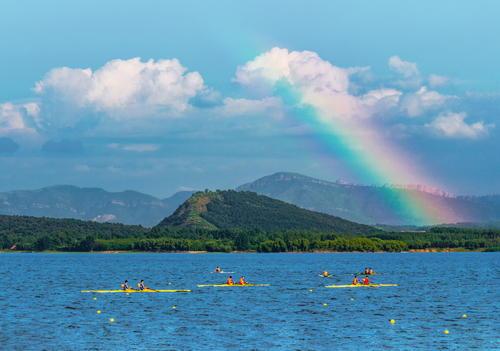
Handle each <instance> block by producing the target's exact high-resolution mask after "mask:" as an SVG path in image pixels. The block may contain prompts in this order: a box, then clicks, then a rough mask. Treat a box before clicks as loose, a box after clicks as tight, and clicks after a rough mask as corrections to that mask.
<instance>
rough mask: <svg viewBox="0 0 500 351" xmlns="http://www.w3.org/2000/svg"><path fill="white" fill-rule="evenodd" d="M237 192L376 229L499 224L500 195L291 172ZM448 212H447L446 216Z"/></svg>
mask: <svg viewBox="0 0 500 351" xmlns="http://www.w3.org/2000/svg"><path fill="white" fill-rule="evenodd" d="M237 190H241V191H253V192H256V193H258V194H262V195H266V196H269V197H272V198H274V199H279V200H282V201H285V202H288V203H291V204H295V205H297V206H299V207H302V208H305V209H309V210H313V211H318V212H322V213H327V214H330V215H334V216H339V217H342V218H345V219H348V220H351V221H355V222H358V223H364V224H371V225H373V224H386V225H396V226H397V225H422V224H439V223H457V222H471V223H492V222H498V221H500V195H491V196H457V197H454V196H450V195H448V194H445V193H443V192H438V191H436V190H435V189H432V191H429V190H428V189H426V188H421V187H406V188H405V187H389V186H368V185H354V184H345V183H340V182H329V181H324V180H319V179H315V178H311V177H307V176H304V175H301V174H297V173H287V172H279V173H275V174H273V175H270V176H266V177H263V178H260V179H258V180H256V181H254V182H252V183H248V184H244V185H242V186H240V187H238V188H237ZM408 199H410V201H415V199H418V201H420V202H422V203H425V206H426V208H427V211H428V212H429V213H432V214H434V216H435V219H434V220H433V222H432V223H429V222H428V221H429V219H428V218H425V217H422V216H421V217H419V216H417V215H415V214H414V213H412V212H410V211H408V210H406V209H407V206H405V203H406V202H407V201H408ZM443 208H444V209H447V211H446V212H444V211H442V209H443Z"/></svg>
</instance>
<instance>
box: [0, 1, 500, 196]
mask: <svg viewBox="0 0 500 351" xmlns="http://www.w3.org/2000/svg"><path fill="white" fill-rule="evenodd" d="M499 14H500V2H498V1H494V0H492V1H482V0H479V1H459V2H457V1H456V0H455V1H446V0H443V1H439V2H436V1H431V0H419V1H404V2H403V1H387V0H379V1H376V2H375V1H333V0H328V1H315V2H312V3H308V4H305V3H304V2H302V1H286V2H278V1H276V2H269V1H252V2H236V1H216V2H208V1H140V2H138V1H125V0H121V1H106V2H102V1H92V0H86V1H81V0H75V1H71V2H62V1H54V0H52V1H50V0H47V1H43V2H41V1H35V0H30V1H28V0H3V1H2V2H1V3H0V43H1V44H0V45H1V47H2V50H1V52H0V191H7V190H13V189H34V188H40V187H44V186H50V185H55V184H72V185H77V186H85V187H102V188H104V189H107V190H110V191H120V190H125V189H133V190H138V191H142V192H146V193H149V194H152V195H155V196H161V197H164V196H168V195H170V194H172V193H174V192H176V191H179V190H186V189H205V188H210V189H225V188H231V187H235V186H238V185H240V184H243V183H246V182H249V181H252V180H255V179H257V178H259V177H262V176H265V175H269V174H272V173H274V172H278V171H291V172H299V173H302V174H306V175H309V176H313V177H316V178H320V179H326V180H342V181H345V182H351V183H362V184H377V185H381V184H420V185H422V186H426V187H429V189H435V188H439V189H442V190H443V191H446V192H449V193H452V194H477V195H479V194H492V193H500V156H499V155H500V152H499V150H500V130H499V129H500V79H499V78H500V76H499V74H500V41H499V40H498V36H499V34H500V22H499V21H498V15H499Z"/></svg>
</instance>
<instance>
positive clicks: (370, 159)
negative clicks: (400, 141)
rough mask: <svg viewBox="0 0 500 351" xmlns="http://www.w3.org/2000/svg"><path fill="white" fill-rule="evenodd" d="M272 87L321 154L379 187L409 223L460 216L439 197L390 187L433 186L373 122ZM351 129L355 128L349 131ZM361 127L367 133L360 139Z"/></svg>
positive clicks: (457, 219) (446, 220)
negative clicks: (334, 114) (326, 111)
mask: <svg viewBox="0 0 500 351" xmlns="http://www.w3.org/2000/svg"><path fill="white" fill-rule="evenodd" d="M275 88H276V89H275V90H276V95H278V96H280V97H281V98H282V100H283V101H284V103H285V104H286V105H287V106H291V107H293V111H292V115H293V116H294V118H295V119H296V120H298V121H299V122H301V123H303V124H305V125H306V126H307V127H308V128H309V129H310V130H311V132H312V135H314V138H315V140H316V143H317V144H319V145H321V146H322V147H323V148H324V149H325V152H327V153H328V154H330V155H332V154H333V155H335V156H336V157H340V158H341V159H342V161H343V162H345V163H346V164H347V165H348V167H349V169H350V170H351V171H353V172H354V173H355V174H356V176H358V177H359V178H360V180H361V181H362V182H363V183H365V184H372V185H379V186H383V187H384V194H385V197H386V200H387V203H388V204H389V205H390V206H391V207H392V208H393V209H394V212H395V213H398V214H399V215H403V216H404V218H413V221H412V223H411V224H415V225H430V224H439V223H455V222H460V221H461V218H460V216H458V215H457V214H456V213H454V212H453V211H451V209H449V208H448V207H447V206H446V204H445V201H443V199H442V198H441V197H437V196H432V195H431V194H427V193H425V192H422V191H417V190H407V189H400V188H397V187H393V186H391V185H392V184H398V183H401V180H405V182H406V183H410V182H412V181H413V182H415V183H417V182H418V183H420V184H422V182H423V183H424V184H426V185H433V182H432V181H431V180H430V179H429V177H427V176H426V175H424V174H422V172H421V171H420V170H419V169H418V167H417V164H416V162H415V160H413V159H412V158H411V157H410V156H409V155H406V154H404V153H402V152H401V151H399V150H397V148H396V147H395V146H393V145H391V144H390V143H389V142H388V141H387V140H386V139H384V138H383V137H382V136H381V135H380V133H378V132H377V129H376V128H374V126H371V127H370V128H367V121H366V120H364V121H363V125H361V124H360V123H359V122H357V121H356V120H353V119H351V120H345V119H341V118H338V119H333V118H331V117H328V116H324V115H322V114H321V113H320V112H319V111H318V109H316V108H315V107H314V106H311V105H308V104H304V103H303V98H302V96H301V94H300V92H299V91H298V90H297V89H294V88H293V87H292V86H291V85H290V84H289V83H286V82H282V81H280V82H279V83H277V84H276V85H275ZM354 130H355V131H357V132H356V133H352V132H351V131H354ZM360 130H361V131H363V130H364V131H366V132H367V133H369V134H367V135H365V136H363V137H360V136H359V135H360V134H359V131H360ZM386 185H389V186H386Z"/></svg>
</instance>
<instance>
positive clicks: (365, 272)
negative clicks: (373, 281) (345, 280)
mask: <svg viewBox="0 0 500 351" xmlns="http://www.w3.org/2000/svg"><path fill="white" fill-rule="evenodd" d="M363 274H366V275H368V274H370V268H368V267H365V271H364V272H363Z"/></svg>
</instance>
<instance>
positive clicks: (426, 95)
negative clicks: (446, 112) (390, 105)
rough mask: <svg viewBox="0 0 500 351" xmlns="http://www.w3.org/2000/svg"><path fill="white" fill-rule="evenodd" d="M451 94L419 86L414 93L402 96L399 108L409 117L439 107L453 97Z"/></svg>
mask: <svg viewBox="0 0 500 351" xmlns="http://www.w3.org/2000/svg"><path fill="white" fill-rule="evenodd" d="M453 98H454V97H453V96H449V95H443V94H440V93H438V92H437V91H434V90H429V89H427V87H421V88H420V89H419V90H418V91H416V92H414V93H409V94H406V95H405V96H404V98H403V99H402V101H401V109H402V110H403V111H404V112H405V113H406V114H407V115H408V116H410V117H417V116H420V115H421V114H423V113H424V112H427V111H429V110H433V109H436V108H439V107H442V106H443V105H444V104H445V103H446V102H448V101H449V100H451V99H453Z"/></svg>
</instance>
